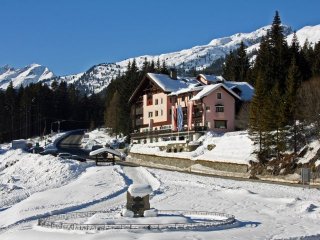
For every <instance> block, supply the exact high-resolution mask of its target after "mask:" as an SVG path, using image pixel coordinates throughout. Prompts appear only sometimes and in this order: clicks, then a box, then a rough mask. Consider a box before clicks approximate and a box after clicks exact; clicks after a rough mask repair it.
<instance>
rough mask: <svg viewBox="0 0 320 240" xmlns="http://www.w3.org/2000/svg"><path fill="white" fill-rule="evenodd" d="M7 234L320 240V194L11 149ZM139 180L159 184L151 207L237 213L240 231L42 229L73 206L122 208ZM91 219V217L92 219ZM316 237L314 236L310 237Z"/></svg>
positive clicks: (0, 231) (4, 194)
mask: <svg viewBox="0 0 320 240" xmlns="http://www.w3.org/2000/svg"><path fill="white" fill-rule="evenodd" d="M8 162H15V163H14V164H13V165H12V166H9V167H7V168H1V171H0V184H1V185H0V186H1V201H0V203H1V207H0V239H1V240H7V239H10V240H11V239H14V240H19V239H23V240H29V239H30V240H36V239H49V240H50V239H71V240H73V239H76V240H81V239H161V240H162V239H188V240H190V239H296V238H298V239H301V238H302V239H303V237H308V238H306V239H320V228H319V221H320V191H319V190H318V189H315V188H313V189H307V188H306V189H303V188H298V187H290V186H279V185H273V184H267V183H254V182H249V181H234V180H225V179H219V178H211V177H203V176H196V175H190V174H185V173H178V172H169V171H164V170H155V169H146V168H142V167H139V168H131V167H120V166H103V167H96V166H94V165H92V164H87V163H78V162H76V161H72V160H62V159H60V158H56V157H52V156H40V155H36V154H34V155H32V154H27V153H23V152H21V151H19V150H15V151H12V150H9V151H7V152H5V153H2V154H0V166H4V164H6V163H8ZM132 183H138V184H141V183H147V184H150V185H151V187H152V189H153V194H152V198H151V207H154V208H157V209H159V210H177V209H180V210H194V211H197V210H198V211H201V210H205V211H211V212H224V213H228V214H233V215H235V217H236V219H237V220H238V223H237V224H236V225H235V226H234V227H233V228H228V229H218V230H217V229H216V230H211V231H209V230H199V231H195V230H183V231H164V230H151V231H150V230H108V231H105V232H92V231H89V232H83V231H66V230H55V229H47V228H43V227H39V226H37V225H36V224H37V219H38V218H39V217H44V216H48V215H50V214H52V213H54V214H59V213H68V212H72V211H101V210H110V209H113V210H115V211H120V210H121V209H122V207H123V206H124V205H125V202H126V191H127V189H128V186H129V185H130V184H132ZM88 220H89V219H88ZM311 236H313V237H311Z"/></svg>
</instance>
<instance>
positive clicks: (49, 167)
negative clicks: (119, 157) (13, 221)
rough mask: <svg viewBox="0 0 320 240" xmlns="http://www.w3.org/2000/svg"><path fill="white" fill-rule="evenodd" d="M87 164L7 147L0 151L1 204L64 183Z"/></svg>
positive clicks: (4, 204) (5, 204) (12, 202)
mask: <svg viewBox="0 0 320 240" xmlns="http://www.w3.org/2000/svg"><path fill="white" fill-rule="evenodd" d="M6 166H7V167H6ZM87 166H89V165H87V164H81V163H79V162H78V161H73V160H65V159H58V158H56V157H54V156H51V155H45V156H42V155H38V154H31V153H25V152H23V151H22V150H20V149H18V150H9V151H7V152H6V153H4V154H3V155H0V185H1V198H0V208H1V207H4V206H9V205H12V204H15V203H16V202H19V201H21V200H23V199H25V198H26V197H28V196H30V195H31V194H33V193H34V192H39V191H44V190H47V189H50V188H54V187H59V186H62V185H65V184H67V183H69V182H70V181H72V180H73V179H75V178H77V177H78V176H79V175H80V174H81V173H82V172H83V171H84V170H85V169H86V167H87Z"/></svg>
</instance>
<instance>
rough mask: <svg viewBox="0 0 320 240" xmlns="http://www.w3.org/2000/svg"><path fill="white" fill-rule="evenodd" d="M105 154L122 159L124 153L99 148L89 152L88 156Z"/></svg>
mask: <svg viewBox="0 0 320 240" xmlns="http://www.w3.org/2000/svg"><path fill="white" fill-rule="evenodd" d="M105 152H106V153H110V154H113V155H116V156H118V157H124V153H122V152H119V151H117V150H114V149H111V148H99V149H97V150H94V151H91V152H90V153H89V155H90V156H95V155H98V154H101V153H105Z"/></svg>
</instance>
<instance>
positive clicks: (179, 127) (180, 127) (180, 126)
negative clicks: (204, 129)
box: [177, 105, 183, 131]
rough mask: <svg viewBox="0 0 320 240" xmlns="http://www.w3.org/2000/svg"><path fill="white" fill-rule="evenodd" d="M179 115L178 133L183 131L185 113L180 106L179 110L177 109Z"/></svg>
mask: <svg viewBox="0 0 320 240" xmlns="http://www.w3.org/2000/svg"><path fill="white" fill-rule="evenodd" d="M177 115H178V121H177V125H178V131H181V130H182V129H183V112H182V108H181V106H180V105H179V106H178V109H177Z"/></svg>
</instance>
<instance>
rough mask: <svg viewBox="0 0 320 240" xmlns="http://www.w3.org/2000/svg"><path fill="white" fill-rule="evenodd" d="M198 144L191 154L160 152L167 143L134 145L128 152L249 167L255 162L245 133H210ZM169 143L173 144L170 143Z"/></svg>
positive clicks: (199, 140) (250, 143)
mask: <svg viewBox="0 0 320 240" xmlns="http://www.w3.org/2000/svg"><path fill="white" fill-rule="evenodd" d="M180 142H181V141H179V143H180ZM198 142H202V145H200V146H199V147H198V148H197V149H196V150H195V151H193V152H179V153H172V152H171V153H167V152H165V151H160V148H159V147H160V146H164V145H166V144H168V143H169V142H159V143H147V144H134V145H133V146H132V147H131V149H130V152H132V153H140V154H148V155H156V156H163V157H175V158H186V159H191V160H206V161H213V162H230V163H237V164H247V165H249V162H250V160H251V161H255V156H254V155H253V154H252V152H253V151H254V145H253V142H252V141H251V139H250V138H249V134H248V132H247V131H239V132H229V133H225V134H217V133H215V132H213V131H210V132H207V133H206V134H205V135H204V136H202V137H200V138H199V139H198ZM170 143H173V142H172V141H170ZM177 143H178V142H177ZM208 145H211V146H213V149H212V150H211V151H210V150H209V149H208Z"/></svg>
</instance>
